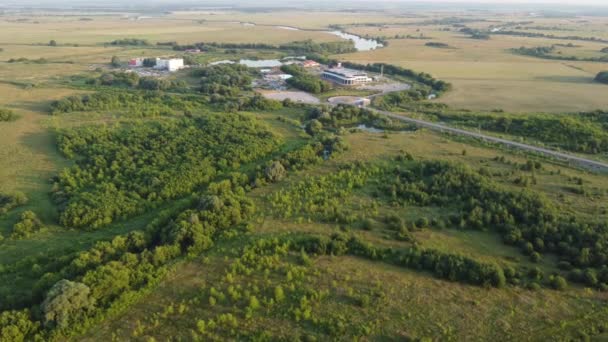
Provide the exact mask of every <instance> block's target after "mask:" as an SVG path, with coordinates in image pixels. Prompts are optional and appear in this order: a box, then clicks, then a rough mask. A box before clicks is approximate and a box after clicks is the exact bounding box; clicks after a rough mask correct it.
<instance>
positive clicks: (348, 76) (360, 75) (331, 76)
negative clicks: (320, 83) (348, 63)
mask: <svg viewBox="0 0 608 342" xmlns="http://www.w3.org/2000/svg"><path fill="white" fill-rule="evenodd" d="M321 77H322V78H323V79H325V80H328V81H331V82H334V83H337V84H340V85H346V86H348V85H357V84H363V83H367V82H371V81H372V79H371V78H369V77H368V76H367V73H365V72H363V71H359V70H353V69H347V68H342V67H341V66H338V67H337V68H332V69H327V70H324V71H323V73H322V74H321Z"/></svg>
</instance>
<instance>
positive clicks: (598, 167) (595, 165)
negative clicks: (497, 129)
mask: <svg viewBox="0 0 608 342" xmlns="http://www.w3.org/2000/svg"><path fill="white" fill-rule="evenodd" d="M367 109H369V110H370V111H372V112H375V113H378V114H382V115H385V116H388V117H390V118H392V119H396V120H401V121H405V122H408V123H412V124H415V125H417V126H419V127H424V128H428V129H432V130H435V131H440V132H449V133H453V134H457V135H461V136H467V137H472V138H478V139H482V140H486V141H489V142H493V143H498V144H502V145H505V146H508V147H514V148H518V149H521V150H525V151H530V152H536V153H539V154H542V155H545V156H549V157H553V158H557V159H561V160H564V161H567V162H569V163H572V164H576V165H578V166H581V167H584V168H587V169H591V170H595V171H608V164H607V163H602V162H599V161H596V160H592V159H586V158H582V157H578V156H575V155H572V154H568V153H562V152H558V151H553V150H549V149H546V148H542V147H537V146H533V145H528V144H522V143H519V142H515V141H512V140H507V139H502V138H498V137H493V136H490V135H485V134H481V133H477V132H472V131H467V130H464V129H459V128H454V127H450V126H445V125H442V124H439V123H434V122H430V121H426V120H419V119H414V118H410V117H407V116H403V115H399V114H395V113H392V112H387V111H384V110H379V109H374V108H371V107H367Z"/></svg>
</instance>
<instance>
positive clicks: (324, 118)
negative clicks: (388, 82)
mask: <svg viewBox="0 0 608 342" xmlns="http://www.w3.org/2000/svg"><path fill="white" fill-rule="evenodd" d="M307 119H308V120H316V121H318V122H319V123H320V124H321V125H322V127H325V128H329V129H333V130H338V129H339V128H341V127H354V126H357V125H360V124H365V125H366V126H370V127H376V128H381V129H387V130H405V129H413V128H414V127H413V126H410V125H408V124H406V123H404V122H402V121H399V120H391V119H390V118H388V117H386V116H384V115H380V114H377V113H374V112H372V111H370V110H368V109H365V108H359V107H356V106H349V105H337V106H332V107H329V106H318V107H312V108H310V109H309V110H308V116H307Z"/></svg>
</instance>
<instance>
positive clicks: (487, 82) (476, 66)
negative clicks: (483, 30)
mask: <svg viewBox="0 0 608 342" xmlns="http://www.w3.org/2000/svg"><path fill="white" fill-rule="evenodd" d="M412 29H413V28H410V27H406V28H404V29H401V28H394V29H391V30H390V35H394V34H410V33H412ZM431 29H432V28H429V27H426V26H425V27H423V28H422V30H423V32H424V34H425V35H427V36H432V37H434V38H435V39H434V40H433V41H437V42H442V43H446V44H449V45H450V46H452V47H454V49H436V48H433V47H428V46H424V44H425V43H426V42H428V41H427V40H410V39H405V40H402V39H399V40H390V44H389V46H388V47H386V48H383V49H379V50H375V51H371V52H358V53H353V54H348V55H342V56H339V57H340V58H343V59H345V60H351V61H357V62H360V63H368V62H386V63H392V64H397V65H401V66H403V67H408V68H411V69H414V70H424V71H425V72H428V73H430V74H432V75H434V76H435V77H438V78H440V79H444V80H447V81H449V82H451V83H452V84H453V85H454V88H453V90H452V91H450V92H448V93H447V94H445V95H444V96H443V97H441V98H440V99H439V101H441V102H444V103H447V104H448V105H450V106H453V107H455V108H467V109H474V110H480V109H486V110H487V109H493V108H499V109H504V110H507V111H511V112H577V111H584V110H595V109H598V108H603V107H606V105H608V100H607V99H606V98H605V97H604V96H602V95H601V94H602V93H603V92H604V91H605V90H606V89H605V86H602V85H601V84H598V83H594V82H593V78H594V77H595V75H596V74H597V72H598V71H599V69H601V68H602V67H604V66H603V65H602V64H603V63H593V62H570V61H567V62H564V61H553V60H543V59H537V58H533V57H525V56H516V55H513V54H512V53H511V52H510V51H509V49H511V48H517V47H520V46H526V47H532V46H548V45H552V44H555V43H568V41H559V40H550V39H539V38H522V37H510V36H499V35H497V36H492V38H491V39H490V40H487V41H480V40H474V39H469V38H466V37H464V36H462V35H461V34H459V33H457V32H440V31H429V30H431ZM377 30H378V29H375V28H373V29H372V28H352V29H349V31H352V32H354V33H359V34H371V35H373V34H374V33H375V34H384V33H386V32H385V30H384V29H383V30H382V31H377ZM414 32H415V31H414ZM576 43H577V44H578V42H576ZM584 44H585V46H587V47H588V48H593V49H597V50H599V49H600V48H601V47H602V46H603V45H602V44H597V43H584ZM581 45H582V44H581Z"/></svg>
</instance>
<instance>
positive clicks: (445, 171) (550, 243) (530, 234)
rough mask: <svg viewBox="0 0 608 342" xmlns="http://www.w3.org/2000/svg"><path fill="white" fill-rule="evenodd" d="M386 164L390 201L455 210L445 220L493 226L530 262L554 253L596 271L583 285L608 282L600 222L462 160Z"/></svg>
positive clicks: (567, 265)
mask: <svg viewBox="0 0 608 342" xmlns="http://www.w3.org/2000/svg"><path fill="white" fill-rule="evenodd" d="M391 168H393V171H392V172H387V173H385V175H386V177H385V178H383V179H382V180H381V181H380V184H382V188H383V189H384V190H383V192H384V194H385V195H386V196H388V197H389V198H390V199H391V200H392V201H399V202H400V203H402V204H406V205H419V206H438V207H449V208H453V209H457V210H458V211H459V212H460V214H457V215H452V216H450V219H449V221H450V224H451V225H454V226H456V227H460V228H469V229H491V230H494V231H496V232H498V233H500V234H501V235H502V238H503V241H504V242H505V243H506V244H510V245H515V246H519V247H520V248H521V250H522V252H523V253H524V254H526V255H528V256H530V258H531V259H532V260H533V261H538V260H539V259H540V258H541V257H542V254H543V253H552V254H556V255H557V256H558V257H559V259H560V262H559V265H558V266H559V267H561V268H562V269H565V270H574V272H582V273H585V272H588V273H589V272H590V273H593V274H597V276H596V277H595V278H593V277H592V278H591V279H589V280H587V281H586V283H587V284H588V285H590V286H598V287H599V286H602V287H606V286H608V247H606V246H608V244H606V242H608V225H607V224H606V223H605V222H599V223H596V222H582V221H581V220H580V219H578V218H577V217H575V216H573V215H571V214H565V213H561V212H560V211H559V210H558V209H557V208H556V207H555V206H554V205H553V204H552V203H551V202H550V201H549V200H547V199H546V198H544V197H543V196H541V195H539V194H538V193H534V192H531V191H527V190H523V191H521V192H510V191H506V190H504V189H503V188H501V186H499V185H498V184H496V183H495V182H493V181H492V180H491V179H490V178H489V177H488V176H482V175H481V174H479V173H477V172H475V171H472V170H471V169H469V168H467V167H465V166H463V165H459V164H451V163H447V162H438V161H423V162H408V161H406V162H404V163H402V164H401V165H393V166H391ZM395 175H396V176H395ZM580 269H583V271H581V270H580ZM577 270H578V271H577Z"/></svg>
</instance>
